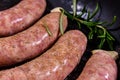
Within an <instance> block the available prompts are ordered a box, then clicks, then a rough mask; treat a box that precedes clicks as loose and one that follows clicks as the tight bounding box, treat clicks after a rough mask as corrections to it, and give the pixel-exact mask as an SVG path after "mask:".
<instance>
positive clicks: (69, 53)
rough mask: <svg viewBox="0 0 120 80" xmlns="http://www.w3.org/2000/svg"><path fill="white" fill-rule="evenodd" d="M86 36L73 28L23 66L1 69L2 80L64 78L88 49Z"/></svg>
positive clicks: (55, 79)
mask: <svg viewBox="0 0 120 80" xmlns="http://www.w3.org/2000/svg"><path fill="white" fill-rule="evenodd" d="M86 43H87V39H86V36H85V35H84V34H83V33H82V32H80V31H78V30H71V31H68V32H66V33H65V34H64V35H63V36H61V37H60V38H59V39H58V41H57V42H56V43H55V45H54V46H53V47H52V48H50V49H49V50H48V51H47V52H45V53H44V54H42V55H41V56H39V57H37V58H36V59H34V60H32V61H30V62H28V63H25V64H23V65H21V66H18V67H15V68H12V69H8V70H3V71H0V80H64V79H65V77H66V76H67V75H68V74H69V73H70V72H71V71H72V70H73V69H74V68H75V66H76V65H77V64H78V63H79V61H80V58H81V56H82V55H83V53H84V51H85V49H86Z"/></svg>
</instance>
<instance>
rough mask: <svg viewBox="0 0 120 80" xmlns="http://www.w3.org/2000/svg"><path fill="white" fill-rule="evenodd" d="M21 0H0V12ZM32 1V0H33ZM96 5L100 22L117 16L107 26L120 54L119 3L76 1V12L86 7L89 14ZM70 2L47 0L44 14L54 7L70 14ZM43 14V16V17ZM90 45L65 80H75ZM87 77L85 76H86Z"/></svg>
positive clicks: (86, 56)
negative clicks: (98, 7)
mask: <svg viewBox="0 0 120 80" xmlns="http://www.w3.org/2000/svg"><path fill="white" fill-rule="evenodd" d="M20 1H21V0H0V11H3V10H6V9H9V8H11V7H13V6H15V5H16V4H17V3H19V2H20ZM33 1H34V0H33ZM96 3H99V4H100V12H99V13H98V14H97V16H96V17H95V19H96V18H99V19H100V21H107V22H111V21H112V19H113V16H117V21H116V23H115V24H114V25H113V26H107V29H108V30H109V31H110V33H111V34H112V35H113V36H114V37H115V38H116V43H115V46H114V48H115V50H116V51H118V52H120V1H119V0H78V5H79V8H78V9H77V12H80V11H81V9H82V8H83V6H84V5H87V9H88V10H90V11H91V12H92V11H93V10H94V8H95V6H96ZM71 5H72V0H47V8H46V11H45V14H47V13H49V12H50V10H51V9H53V8H55V7H63V8H64V9H65V10H67V11H69V12H72V8H71ZM45 14H44V15H45ZM70 29H77V28H76V27H75V25H72V24H70V25H68V29H67V30H70ZM90 50H91V45H88V47H87V50H86V52H85V54H84V55H83V57H82V60H81V61H80V63H79V64H78V65H77V66H76V68H75V69H74V71H73V72H72V73H71V74H70V75H68V77H67V78H66V79H65V80H75V79H76V78H77V77H78V76H79V74H80V73H81V71H82V69H83V67H84V65H85V63H86V61H87V60H88V59H89V57H90V56H91V53H90ZM119 61H120V60H119V59H118V60H117V61H116V63H117V65H118V79H117V80H120V69H119V68H120V62H119ZM86 77H87V76H86Z"/></svg>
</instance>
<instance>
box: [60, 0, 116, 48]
mask: <svg viewBox="0 0 120 80" xmlns="http://www.w3.org/2000/svg"><path fill="white" fill-rule="evenodd" d="M73 4H74V5H73V14H71V13H69V12H67V11H65V10H64V9H61V11H62V12H64V14H65V15H66V16H67V17H68V18H69V19H70V20H74V21H76V22H77V24H78V27H79V28H81V25H85V27H87V28H88V30H89V32H88V34H87V37H88V39H89V40H90V41H91V40H94V38H96V39H97V40H98V41H99V42H97V43H98V45H97V47H98V48H99V49H101V48H103V46H104V45H105V44H107V45H108V47H109V49H110V50H113V43H114V41H115V39H114V37H113V36H112V35H111V34H110V33H109V31H108V30H107V28H106V27H104V26H103V25H105V24H106V26H111V25H113V24H114V23H115V21H116V16H114V18H113V21H112V22H111V24H107V22H98V21H92V19H93V18H94V17H95V16H96V14H97V13H98V11H99V9H100V8H99V4H97V5H96V8H95V10H94V11H93V13H91V14H90V12H89V11H87V9H86V6H84V8H83V10H82V13H81V14H79V15H77V14H76V7H77V6H76V5H77V3H76V0H73ZM85 13H88V16H87V19H83V18H82V15H84V14H85Z"/></svg>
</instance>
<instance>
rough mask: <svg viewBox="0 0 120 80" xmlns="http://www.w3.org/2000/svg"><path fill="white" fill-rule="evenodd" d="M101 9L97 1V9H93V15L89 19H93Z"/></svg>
mask: <svg viewBox="0 0 120 80" xmlns="http://www.w3.org/2000/svg"><path fill="white" fill-rule="evenodd" d="M98 11H99V5H98V3H97V5H96V8H95V10H94V11H93V13H92V15H91V16H90V17H89V20H90V19H92V18H93V17H94V16H95V15H96V14H97V13H98Z"/></svg>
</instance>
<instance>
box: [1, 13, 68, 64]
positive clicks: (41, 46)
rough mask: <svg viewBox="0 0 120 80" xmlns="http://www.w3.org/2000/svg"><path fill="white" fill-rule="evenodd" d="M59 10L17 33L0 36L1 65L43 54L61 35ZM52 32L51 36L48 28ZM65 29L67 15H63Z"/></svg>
mask: <svg viewBox="0 0 120 80" xmlns="http://www.w3.org/2000/svg"><path fill="white" fill-rule="evenodd" d="M60 14H61V13H59V12H52V13H49V14H47V15H46V16H44V17H43V18H42V19H41V20H39V21H38V22H37V23H36V24H35V25H33V26H31V27H30V28H28V29H27V30H25V31H23V32H20V33H18V34H16V35H13V36H9V37H5V38H0V66H8V65H12V64H15V63H18V62H22V61H24V60H27V59H31V58H33V57H35V56H37V55H39V54H41V53H42V52H43V51H45V49H47V48H48V47H50V45H51V44H52V43H53V42H54V41H55V40H56V39H57V37H58V36H59V19H60ZM45 26H46V27H48V29H49V31H50V32H51V33H52V35H51V36H50V35H49V34H48V32H47V30H46V28H45ZM63 27H64V30H65V29H66V27H67V17H66V16H63Z"/></svg>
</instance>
